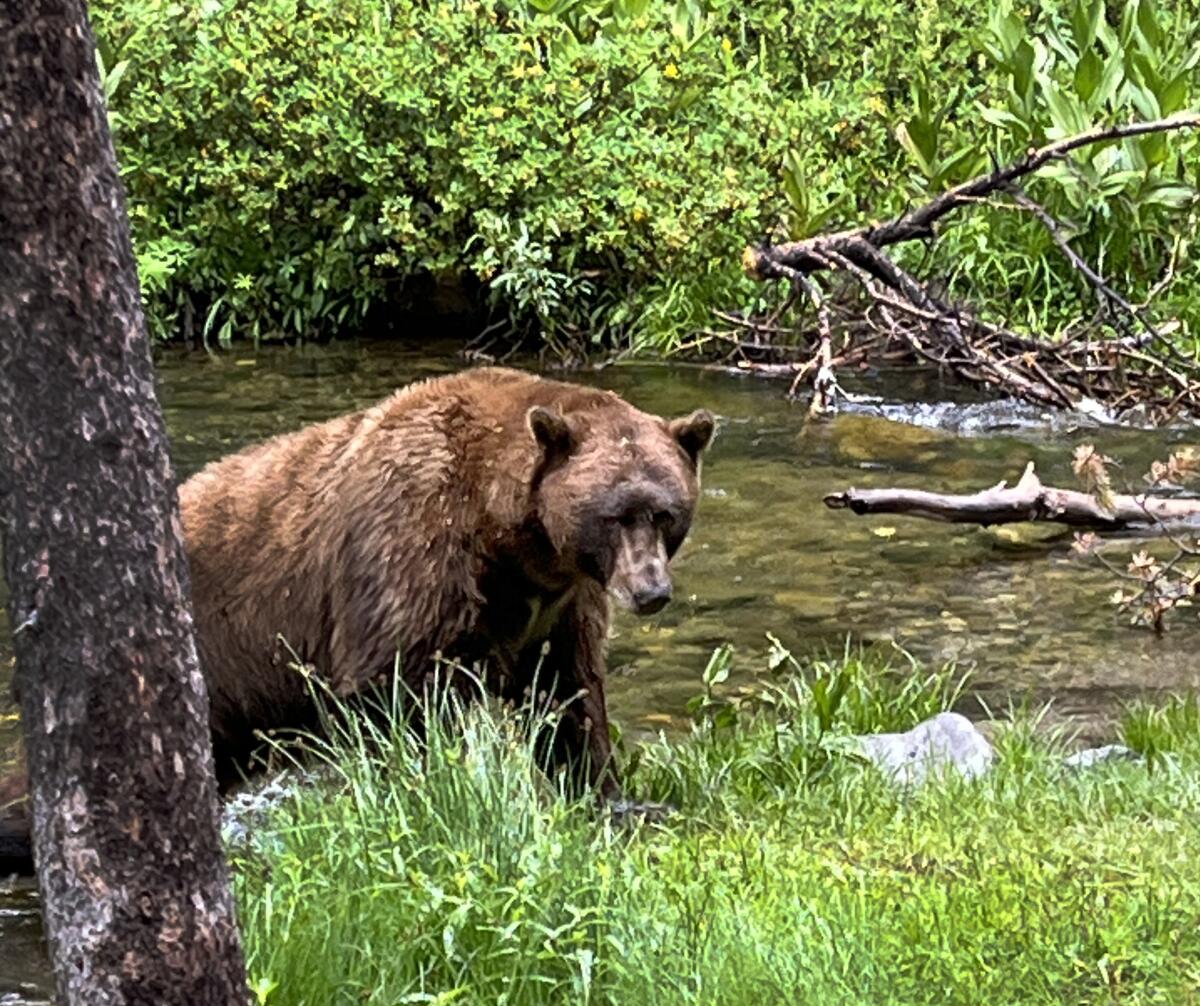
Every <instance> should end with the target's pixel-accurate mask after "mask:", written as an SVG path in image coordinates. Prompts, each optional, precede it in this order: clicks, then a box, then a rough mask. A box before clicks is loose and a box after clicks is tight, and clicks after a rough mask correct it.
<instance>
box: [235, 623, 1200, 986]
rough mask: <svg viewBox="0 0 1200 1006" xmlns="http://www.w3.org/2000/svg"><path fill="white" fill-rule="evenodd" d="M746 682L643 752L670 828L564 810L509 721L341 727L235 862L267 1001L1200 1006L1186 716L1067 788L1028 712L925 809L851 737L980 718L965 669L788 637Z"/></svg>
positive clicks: (631, 765)
mask: <svg viewBox="0 0 1200 1006" xmlns="http://www.w3.org/2000/svg"><path fill="white" fill-rule="evenodd" d="M727 661H728V654H727V653H725V654H721V653H719V654H717V655H716V656H715V657H714V661H713V662H712V663H710V665H709V668H708V669H707V671H706V673H705V683H704V689H703V692H702V693H701V695H700V696H698V697H697V699H696V701H695V702H694V703H693V705H692V713H693V716H694V719H695V722H694V725H693V728H692V730H691V732H690V734H688V735H687V736H685V737H683V738H681V739H676V740H665V739H662V738H660V739H659V740H657V741H652V742H648V743H640V744H637V745H633V744H630V745H628V746H627V748H626V756H625V758H626V775H627V779H628V783H629V791H630V794H631V795H632V796H634V797H636V798H638V799H645V800H665V801H670V802H671V803H673V804H674V805H675V806H676V807H677V808H678V810H677V812H676V813H675V814H674V815H673V816H671V817H669V818H668V819H667V820H666V821H665V823H663V824H659V825H650V824H643V825H638V826H635V827H634V828H623V827H617V826H614V825H613V824H611V823H609V822H607V821H605V820H602V819H599V818H598V817H597V815H596V813H595V809H594V807H593V806H591V805H589V804H587V803H579V802H572V801H571V800H569V799H567V798H565V797H564V796H563V795H561V793H560V792H559V790H558V789H557V788H555V787H554V786H552V785H551V784H550V783H549V782H547V781H546V780H545V779H544V778H543V777H541V776H540V774H539V773H538V771H537V770H536V769H535V768H534V759H533V757H532V754H531V749H532V744H533V741H532V738H531V733H530V731H529V729H527V727H526V726H523V725H522V722H523V721H522V720H520V719H518V718H517V717H516V716H514V715H513V714H512V713H511V712H510V711H505V710H500V709H494V708H493V709H489V708H482V707H473V708H469V709H466V710H462V709H458V708H443V709H442V714H443V715H442V716H440V717H435V718H434V719H433V722H432V724H431V727H430V729H429V731H428V734H427V737H426V741H425V743H424V745H421V744H418V743H417V741H416V740H415V739H414V738H413V736H412V735H411V734H410V733H409V732H407V731H406V730H405V729H404V728H403V727H402V726H399V725H398V724H399V719H398V718H397V717H396V716H385V717H383V718H382V720H376V721H373V724H372V722H370V721H363V720H352V721H348V724H347V721H344V720H342V719H341V718H340V717H339V716H337V715H336V710H334V711H332V712H331V714H330V715H331V722H332V723H340V724H342V726H340V727H338V728H337V729H336V730H335V736H334V740H333V741H332V742H331V743H329V744H327V745H317V747H318V753H319V755H320V757H321V758H322V759H323V760H324V761H325V762H326V763H327V766H328V770H329V779H330V782H329V783H328V784H327V785H326V786H324V787H320V788H318V789H315V790H314V789H307V788H306V789H304V790H302V791H298V792H297V793H295V794H294V795H292V796H291V797H289V798H288V799H287V800H286V801H285V802H284V803H283V804H282V805H280V806H279V807H277V808H275V809H274V810H273V811H271V812H270V814H269V816H268V818H267V820H266V823H265V825H263V826H262V827H260V828H258V829H257V830H256V831H254V832H253V834H252V836H251V838H250V839H249V840H248V841H246V842H245V843H243V844H240V845H238V846H235V849H234V862H235V869H236V877H237V879H236V888H237V894H238V898H239V901H240V908H241V919H242V925H243V930H244V935H245V940H246V947H247V953H248V960H249V969H250V973H251V980H252V985H253V988H254V989H255V993H256V995H257V998H258V1001H259V1002H262V1003H271V1004H299V1003H362V1002H369V1003H381V1004H382V1003H388V1004H393V1003H447V1004H448V1003H462V1004H466V1003H480V1004H482V1003H489V1004H491V1003H498V1002H500V1003H508V1004H514V1006H515V1004H532V1003H550V1002H564V1001H572V1002H580V1003H626V1002H653V1003H728V1004H731V1006H732V1004H744V1003H747V1002H764V1003H775V1002H779V1003H783V1002H786V1003H814V1004H817V1003H820V1004H829V1003H848V1004H849V1003H853V1004H863V1003H870V1004H893V1003H894V1004H916V1003H931V1004H932V1003H937V1004H947V1003H962V1004H968V1003H979V1002H1004V1003H1022V1004H1025V1003H1046V1004H1050V1003H1055V1004H1058V1003H1063V1002H1071V1003H1117V1002H1120V1003H1166V1002H1171V1003H1174V1002H1190V1001H1193V999H1194V997H1195V995H1196V992H1197V989H1200V967H1198V965H1197V961H1200V925H1197V922H1198V921H1200V865H1198V864H1197V860H1196V857H1195V855H1194V850H1195V848H1196V843H1197V839H1200V834H1198V832H1200V731H1198V730H1197V726H1198V724H1200V712H1198V711H1197V710H1198V708H1200V707H1198V706H1197V703H1196V702H1195V701H1194V700H1193V699H1177V700H1172V701H1170V702H1168V703H1166V704H1160V705H1157V706H1149V705H1138V706H1135V707H1131V708H1130V709H1129V710H1128V711H1127V713H1126V714H1125V717H1124V719H1123V722H1122V724H1121V732H1122V735H1123V738H1124V740H1125V741H1126V743H1128V744H1130V745H1132V746H1134V747H1135V748H1136V749H1138V750H1140V751H1141V752H1143V755H1144V758H1145V760H1144V761H1143V762H1138V763H1131V762H1120V763H1114V764H1105V765H1100V766H1096V767H1093V768H1092V769H1089V770H1086V771H1071V770H1068V769H1066V768H1065V767H1064V766H1063V764H1062V760H1061V755H1062V749H1063V747H1064V744H1063V738H1062V737H1060V736H1057V735H1054V734H1053V733H1052V732H1047V731H1045V730H1040V729H1037V726H1038V723H1037V721H1038V716H1037V714H1036V713H1032V712H1028V711H1026V712H1021V711H1017V712H1015V713H1013V714H1011V715H1009V716H1008V717H1006V718H1004V719H1003V720H1002V722H1000V723H998V724H997V727H996V731H995V737H994V740H995V744H996V748H997V755H998V758H997V764H996V766H995V767H994V768H993V769H992V771H991V772H990V773H989V774H988V775H986V776H985V777H983V778H982V779H979V780H976V781H974V782H965V781H963V780H961V779H958V778H954V777H950V778H946V779H944V780H941V781H936V782H932V783H929V784H926V785H925V786H923V787H921V788H919V789H916V790H907V791H906V790H903V789H898V788H897V787H896V786H895V785H894V784H892V783H890V782H888V781H887V780H885V779H884V778H882V777H881V776H880V774H879V773H878V772H877V771H876V770H875V769H874V768H873V767H871V766H869V765H867V764H865V763H864V762H863V761H862V760H861V759H860V758H858V757H856V756H855V754H854V745H853V741H852V739H851V735H852V734H854V733H859V732H864V731H875V730H899V729H905V728H908V727H911V726H912V725H914V724H915V723H916V722H918V721H919V720H921V719H923V718H925V717H926V716H928V715H930V714H931V713H933V712H936V711H938V710H940V709H942V708H944V707H945V706H947V705H948V704H950V703H953V702H955V701H961V699H962V696H961V681H960V680H958V679H956V678H955V677H954V675H953V674H952V672H951V671H949V670H943V671H938V672H935V673H932V674H929V675H922V674H920V673H918V672H917V669H916V668H910V667H904V668H902V669H901V668H896V667H894V666H891V665H889V664H888V663H886V662H884V661H881V660H880V659H878V658H877V657H874V656H871V655H870V654H869V653H853V652H849V651H848V652H847V653H846V654H845V655H844V656H843V657H842V658H839V659H836V660H828V661H816V662H814V663H812V664H811V665H809V666H806V667H803V668H800V667H799V666H798V665H797V664H796V663H795V661H793V660H792V659H791V657H790V655H788V654H787V653H786V652H785V651H783V650H782V648H781V647H779V646H778V644H773V646H772V657H771V661H770V662H771V665H772V666H773V667H774V668H775V670H774V671H773V672H772V673H770V674H767V675H764V683H763V684H762V686H761V687H759V688H756V689H755V690H754V691H753V692H752V693H751V694H749V695H746V694H742V695H740V697H738V698H737V700H736V701H734V700H733V699H731V698H730V697H728V696H724V695H723V694H722V687H723V686H722V681H723V679H724V675H725V672H726V670H727V666H728V665H727ZM801 672H802V673H801ZM398 705H399V703H397V702H396V700H395V699H394V698H393V699H392V700H391V707H392V710H394V709H395V708H397V707H398ZM552 727H553V724H552V722H550V721H548V720H547V719H546V718H544V717H539V718H537V719H536V726H535V728H534V731H533V732H534V733H536V732H537V731H538V730H544V729H552ZM310 743H311V742H310Z"/></svg>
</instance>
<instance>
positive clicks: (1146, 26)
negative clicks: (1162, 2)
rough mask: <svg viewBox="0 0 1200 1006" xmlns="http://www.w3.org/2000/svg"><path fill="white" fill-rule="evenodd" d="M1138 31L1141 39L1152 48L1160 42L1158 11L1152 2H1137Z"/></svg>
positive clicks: (1141, 0)
mask: <svg viewBox="0 0 1200 1006" xmlns="http://www.w3.org/2000/svg"><path fill="white" fill-rule="evenodd" d="M1137 23H1138V29H1139V30H1140V31H1141V33H1142V37H1143V38H1144V39H1145V40H1146V41H1147V42H1148V43H1149V44H1150V45H1151V46H1152V47H1154V48H1158V46H1159V44H1160V43H1161V42H1162V30H1161V29H1160V28H1159V26H1158V10H1157V8H1156V7H1155V3H1154V0H1139V3H1138V8H1137Z"/></svg>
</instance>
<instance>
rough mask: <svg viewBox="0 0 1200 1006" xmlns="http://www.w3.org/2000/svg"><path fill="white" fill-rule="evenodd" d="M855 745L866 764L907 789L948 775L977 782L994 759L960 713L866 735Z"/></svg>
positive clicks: (980, 736) (991, 752)
mask: <svg viewBox="0 0 1200 1006" xmlns="http://www.w3.org/2000/svg"><path fill="white" fill-rule="evenodd" d="M858 741H859V744H860V746H861V749H862V753H863V754H864V755H865V756H866V757H867V759H868V760H870V761H871V762H873V763H874V764H875V765H877V766H878V767H879V769H880V770H881V771H882V772H883V773H884V774H885V775H887V776H889V777H890V778H892V779H893V780H895V781H896V782H898V783H901V784H902V785H906V786H919V785H920V784H921V783H923V782H925V781H926V780H927V779H929V778H930V776H934V777H944V776H945V775H946V774H948V773H951V772H953V773H956V774H958V775H960V776H962V777H963V778H965V779H976V778H978V777H979V776H981V775H983V774H984V773H986V772H987V771H988V769H989V768H991V766H992V762H993V760H994V759H995V752H994V751H993V750H992V746H991V744H989V743H988V741H987V738H986V737H984V736H983V734H982V733H980V731H979V730H978V728H977V727H976V726H975V724H974V723H972V722H971V721H970V720H969V719H967V718H966V717H965V716H963V715H961V714H960V713H938V714H937V715H936V716H934V717H932V718H930V719H927V720H925V721H924V722H922V723H918V724H917V725H916V726H915V727H913V728H912V729H911V730H906V731H905V732H904V733H893V734H882V733H881V734H865V735H862V736H859V737H858Z"/></svg>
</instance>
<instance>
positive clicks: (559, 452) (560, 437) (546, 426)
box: [525, 405, 574, 462]
mask: <svg viewBox="0 0 1200 1006" xmlns="http://www.w3.org/2000/svg"><path fill="white" fill-rule="evenodd" d="M525 418H526V421H527V422H528V423H529V431H530V432H531V433H532V434H533V439H534V440H536V441H537V442H538V446H540V447H541V449H542V453H543V454H544V456H545V461H547V462H553V461H558V460H560V459H562V458H565V457H566V456H567V455H568V454H570V453H571V449H572V448H573V447H574V437H573V436H572V434H571V427H570V426H568V425H567V421H566V420H565V419H564V418H563V417H562V416H561V415H559V414H558V413H557V412H552V411H551V410H550V409H547V408H545V407H544V406H542V405H535V406H534V407H533V408H532V409H530V410H529V412H528V413H527V414H526V417H525Z"/></svg>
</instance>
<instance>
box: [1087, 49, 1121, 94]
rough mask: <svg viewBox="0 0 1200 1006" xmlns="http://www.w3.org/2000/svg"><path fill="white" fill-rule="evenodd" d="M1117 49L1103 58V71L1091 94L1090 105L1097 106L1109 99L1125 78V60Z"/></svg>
mask: <svg viewBox="0 0 1200 1006" xmlns="http://www.w3.org/2000/svg"><path fill="white" fill-rule="evenodd" d="M1120 53H1121V50H1119V49H1118V50H1117V52H1116V53H1113V54H1112V55H1110V56H1109V57H1108V59H1106V60H1104V61H1103V62H1104V71H1103V72H1102V73H1101V74H1100V82H1099V84H1097V86H1096V90H1095V92H1094V93H1093V94H1092V107H1093V108H1098V107H1100V106H1101V105H1104V104H1106V103H1107V102H1109V101H1111V100H1112V98H1113V96H1114V95H1115V94H1116V93H1117V90H1118V89H1119V88H1120V86H1121V83H1122V82H1123V81H1124V80H1125V60H1124V58H1123V57H1122V56H1121V55H1120Z"/></svg>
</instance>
